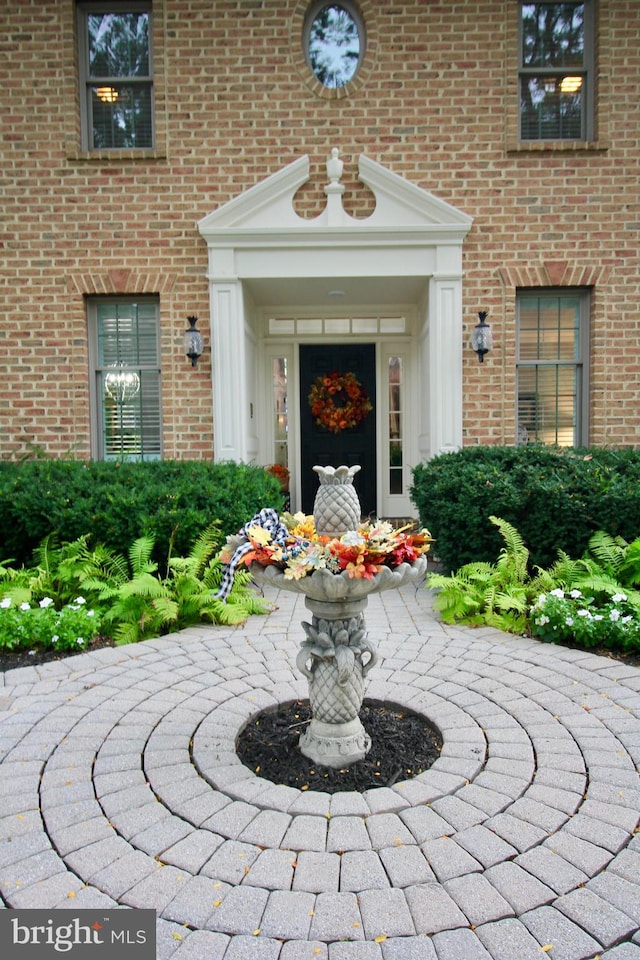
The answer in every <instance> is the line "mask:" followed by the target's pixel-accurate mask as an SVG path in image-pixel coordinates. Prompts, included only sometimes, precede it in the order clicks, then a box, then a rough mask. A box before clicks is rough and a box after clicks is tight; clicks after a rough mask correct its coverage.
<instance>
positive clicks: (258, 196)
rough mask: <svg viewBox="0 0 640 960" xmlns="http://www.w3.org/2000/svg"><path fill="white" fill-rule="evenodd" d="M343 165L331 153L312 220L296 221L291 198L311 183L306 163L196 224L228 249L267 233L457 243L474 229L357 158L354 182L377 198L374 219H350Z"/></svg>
mask: <svg viewBox="0 0 640 960" xmlns="http://www.w3.org/2000/svg"><path fill="white" fill-rule="evenodd" d="M342 167H343V162H342V161H341V160H339V158H338V150H337V149H336V148H334V149H333V150H332V155H331V157H330V159H329V160H328V162H327V175H328V178H329V182H328V184H327V185H326V186H325V188H324V192H325V195H326V197H327V204H326V206H325V209H324V210H323V211H322V213H321V214H320V215H319V216H317V217H315V218H314V219H305V218H304V217H300V216H299V215H298V214H297V213H296V211H295V208H294V197H295V195H296V193H297V191H298V190H299V189H300V187H301V186H302V185H303V184H305V183H306V182H307V181H308V180H309V158H308V157H307V156H303V157H300V158H299V159H298V160H294V161H293V163H290V164H288V165H287V166H286V167H283V168H282V169H281V170H279V171H278V172H277V173H274V174H272V175H271V176H270V177H267V179H266V180H263V181H262V182H261V183H258V184H256V186H254V187H251V188H250V189H249V190H246V191H245V192H244V193H241V194H240V195H239V196H237V197H235V198H234V199H233V200H230V201H229V202H228V203H225V204H223V206H221V207H219V208H218V209H217V210H214V211H213V213H210V214H208V215H207V216H206V217H204V218H203V219H202V220H200V221H199V223H198V229H199V231H200V233H201V235H202V236H203V237H204V238H205V240H207V242H208V243H210V244H211V243H216V242H217V243H220V242H222V243H225V242H226V243H228V242H229V240H230V239H231V237H233V236H234V235H235V236H236V237H237V238H240V237H241V236H243V235H244V236H248V235H249V234H253V235H254V236H255V235H256V234H260V235H262V236H263V237H264V235H265V233H269V234H271V235H273V236H274V238H275V237H276V236H280V237H282V236H283V235H285V234H292V233H293V234H297V235H298V236H299V235H300V234H303V235H305V237H306V239H307V240H309V239H311V236H312V235H313V233H314V232H315V233H318V234H322V233H324V232H326V231H327V229H329V230H330V231H334V230H336V229H337V230H339V231H340V230H344V231H345V232H347V233H360V232H361V231H366V232H367V233H368V234H375V235H378V236H379V235H381V234H387V235H388V234H390V233H396V234H397V233H398V232H400V233H402V232H404V231H410V232H411V233H413V234H415V233H418V234H422V233H424V234H429V235H433V234H434V233H435V234H442V235H447V236H448V237H449V238H450V239H451V238H452V237H453V236H455V237H456V238H457V239H458V240H459V241H460V242H461V241H462V238H463V237H464V236H465V235H466V233H467V232H468V230H469V229H470V227H471V225H472V222H473V221H472V218H471V217H470V216H468V215H467V214H466V213H463V212H462V211H460V210H458V209H457V208H456V207H453V206H451V205H450V204H448V203H446V202H445V201H444V200H440V199H439V198H438V197H435V196H433V194H431V193H429V192H428V191H426V190H423V189H422V188H421V187H418V186H416V185H415V184H413V183H410V182H409V181H408V180H405V179H403V178H402V177H400V176H398V174H395V173H393V172H392V171H391V170H388V169H387V168H386V167H383V166H382V165H381V164H379V163H376V162H375V161H374V160H370V159H369V158H368V157H366V156H364V155H361V156H360V159H359V163H358V176H359V179H360V180H361V182H362V183H364V184H365V185H366V186H367V187H369V189H370V190H371V191H372V193H373V194H374V197H375V209H374V211H373V213H372V214H371V215H370V216H368V217H366V218H362V219H357V218H355V217H352V216H350V214H348V213H347V212H346V210H345V209H344V206H343V203H342V197H343V194H344V192H345V188H344V185H343V184H342V183H341V177H342Z"/></svg>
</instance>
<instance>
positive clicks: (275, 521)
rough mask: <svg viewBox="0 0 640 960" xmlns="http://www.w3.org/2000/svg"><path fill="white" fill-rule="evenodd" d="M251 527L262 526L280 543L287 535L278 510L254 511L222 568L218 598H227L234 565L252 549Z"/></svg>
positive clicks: (287, 532)
mask: <svg viewBox="0 0 640 960" xmlns="http://www.w3.org/2000/svg"><path fill="white" fill-rule="evenodd" d="M251 527H262V529H263V530H266V531H267V533H269V534H270V535H271V539H272V540H274V541H275V542H276V543H279V544H281V545H282V544H284V542H285V540H286V539H287V537H288V535H289V531H288V530H287V528H286V527H285V526H284V524H282V523H280V518H279V516H278V511H277V510H273V509H272V508H271V507H267V508H266V509H264V510H261V511H260V513H256V515H255V516H254V517H252V518H251V520H249V522H248V523H245V525H244V527H242V529H241V530H240V536H242V537H243V538H244V541H243V542H242V543H240V544H239V545H238V546H237V547H236V549H235V550H234V553H233V556H232V557H231V560H230V561H229V563H228V564H227V565H226V567H225V568H224V572H223V574H222V583H221V584H220V589H219V590H218V592H217V593H216V597H217V598H218V599H220V600H226V599H227V597H228V596H229V594H230V593H231V589H232V587H233V580H234V577H235V573H236V567H237V566H238V564H239V563H240V561H241V560H242V558H243V557H244V556H245V554H247V553H249V551H250V550H253V549H254V547H253V544H252V543H251V541H250V540H249V530H250V529H251Z"/></svg>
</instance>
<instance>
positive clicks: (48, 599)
mask: <svg viewBox="0 0 640 960" xmlns="http://www.w3.org/2000/svg"><path fill="white" fill-rule="evenodd" d="M52 603H53V600H52V599H51V597H44V598H43V599H42V600H41V601H40V606H41V607H42V609H43V610H46V609H47V607H50V606H51V604H52Z"/></svg>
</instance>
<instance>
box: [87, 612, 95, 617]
mask: <svg viewBox="0 0 640 960" xmlns="http://www.w3.org/2000/svg"><path fill="white" fill-rule="evenodd" d="M87 616H88V617H93V616H95V614H94V612H93V610H87Z"/></svg>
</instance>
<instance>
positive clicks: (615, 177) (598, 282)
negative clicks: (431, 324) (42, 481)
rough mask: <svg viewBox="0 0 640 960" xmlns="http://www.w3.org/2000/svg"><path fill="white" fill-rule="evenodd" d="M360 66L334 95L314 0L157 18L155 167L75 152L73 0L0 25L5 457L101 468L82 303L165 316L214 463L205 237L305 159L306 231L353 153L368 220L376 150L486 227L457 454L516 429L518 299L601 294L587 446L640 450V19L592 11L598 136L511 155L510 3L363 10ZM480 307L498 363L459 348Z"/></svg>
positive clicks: (174, 366)
mask: <svg viewBox="0 0 640 960" xmlns="http://www.w3.org/2000/svg"><path fill="white" fill-rule="evenodd" d="M360 7H361V10H362V13H363V16H364V19H365V22H366V24H367V36H368V48H367V55H366V59H365V63H364V65H363V68H362V70H361V72H360V73H359V74H358V76H357V78H356V80H355V81H354V82H353V83H352V84H351V85H350V86H349V87H347V88H346V90H345V89H343V90H341V91H340V92H339V94H337V95H331V94H329V93H328V92H327V91H325V90H323V89H322V88H321V87H320V86H319V84H317V82H315V81H314V80H313V78H312V77H311V75H310V73H309V71H308V70H307V68H306V65H305V63H304V58H303V57H302V54H301V44H300V35H301V30H302V22H303V18H304V13H305V10H306V8H307V3H306V2H305V0H219V2H218V0H216V2H215V3H214V2H211V0H155V2H154V4H153V9H154V36H153V42H154V57H155V97H156V111H155V122H156V149H155V150H153V151H142V153H141V155H138V156H133V155H132V154H131V153H130V152H128V151H122V152H118V151H111V152H102V153H97V154H88V153H83V152H82V149H81V141H80V119H79V104H78V93H77V90H78V84H77V53H76V47H77V40H76V25H75V12H74V11H75V4H74V3H73V2H72V0H5V2H4V3H3V5H2V10H1V11H0V26H1V30H0V48H1V49H2V53H3V57H2V61H0V88H1V89H2V98H1V99H0V110H1V112H2V127H3V140H2V145H1V146H0V150H1V151H2V162H1V170H2V174H1V176H2V181H3V191H2V201H1V202H2V210H3V221H4V229H3V243H2V261H1V262H2V267H1V277H2V291H3V298H2V299H3V303H2V306H3V311H2V319H1V321H0V344H2V346H3V348H4V349H1V350H0V456H1V457H4V458H15V457H19V456H22V455H24V454H27V453H29V451H31V450H33V449H34V448H37V449H40V450H41V451H43V452H46V453H47V454H50V455H54V456H64V455H73V456H77V457H88V456H90V449H91V448H90V420H89V410H88V377H89V373H88V370H89V360H88V339H87V319H86V309H85V298H86V297H87V296H92V295H94V294H96V293H97V294H100V293H123V294H127V295H129V294H131V295H134V294H140V293H154V294H157V295H159V298H160V318H161V354H162V390H163V431H164V455H165V456H166V457H171V458H174V457H175V458H208V457H211V455H212V451H213V444H214V438H213V430H212V400H211V396H212V391H211V364H210V355H209V353H208V352H207V350H205V354H204V355H203V357H202V359H201V361H200V363H199V364H198V366H197V367H196V368H195V369H192V368H191V367H190V366H189V364H188V361H187V360H186V358H185V357H184V355H183V352H182V333H183V330H184V328H185V318H186V316H187V314H192V313H195V314H198V315H199V317H200V328H201V330H202V332H203V334H204V337H205V343H206V344H207V345H208V344H210V335H209V330H208V319H207V318H208V316H209V295H208V285H207V278H206V272H207V250H206V245H205V244H204V242H203V241H202V238H201V237H200V235H199V233H198V230H197V227H196V223H197V221H198V220H199V219H201V218H202V217H204V216H205V215H207V214H208V213H210V212H211V211H213V210H215V209H216V208H217V207H219V206H220V205H221V204H224V203H225V202H227V201H228V200H230V199H232V198H233V197H235V196H236V195H238V194H239V193H241V192H242V191H244V190H246V189H248V188H249V187H252V186H254V185H255V184H256V183H258V182H260V181H262V180H263V179H264V178H265V177H267V176H268V175H270V174H273V173H274V172H276V171H277V170H279V169H281V168H282V167H283V166H284V165H286V164H287V163H290V162H291V161H293V160H295V159H297V158H298V157H300V156H301V155H303V154H308V156H309V157H310V161H311V179H310V182H309V183H308V184H307V185H306V186H305V187H303V188H302V189H301V190H300V192H299V194H298V197H297V210H298V212H299V213H300V214H301V215H304V216H314V215H316V214H317V213H319V212H320V210H321V209H322V208H323V205H324V196H323V194H322V187H323V186H324V184H325V182H326V175H325V171H324V165H325V162H326V159H327V156H328V154H329V151H330V148H331V147H332V146H334V145H339V146H340V148H341V157H342V159H343V160H344V161H345V172H344V179H343V182H344V184H345V187H346V193H345V201H344V202H345V207H346V209H347V210H348V211H349V212H350V213H351V214H352V215H355V216H366V215H367V214H368V213H370V212H371V204H372V197H371V195H370V193H369V191H368V190H367V189H366V188H365V187H363V185H362V184H360V183H359V181H358V180H357V179H356V171H357V158H358V156H359V155H360V154H362V153H364V154H366V155H367V156H368V157H370V158H371V159H373V160H376V161H377V162H379V163H381V164H383V165H385V166H386V167H388V168H389V169H390V170H392V171H393V172H394V173H396V174H399V175H400V176H402V177H404V178H406V179H407V180H409V181H410V182H412V183H414V184H417V185H418V186H420V187H422V188H424V189H425V190H427V191H429V192H431V193H433V194H434V195H435V196H437V197H439V198H440V199H442V200H445V201H447V202H448V203H450V204H452V205H453V206H455V207H457V208H458V209H459V210H461V211H463V212H464V213H466V214H468V215H470V216H472V217H473V218H474V223H473V227H472V229H471V231H470V233H469V235H468V237H467V239H466V241H465V243H464V269H465V279H464V305H463V306H464V314H463V315H464V322H465V357H464V373H463V376H464V386H463V431H464V442H465V443H466V444H475V443H510V442H512V441H513V437H514V431H515V397H514V389H515V329H514V327H515V324H514V317H515V291H516V289H517V288H518V287H521V286H527V287H528V286H532V287H536V286H541V287H546V286H562V285H567V286H576V285H577V286H588V287H591V288H592V290H593V299H592V320H591V384H590V424H591V426H590V442H591V443H593V444H607V445H636V444H637V443H638V441H639V438H640V324H639V322H638V303H639V302H640V276H639V254H638V230H639V228H640V204H639V199H640V198H639V194H640V178H639V173H640V164H639V159H638V156H639V154H638V131H639V129H640V126H639V124H640V118H639V115H638V88H639V85H640V48H639V47H638V37H639V36H640V3H638V2H637V0H599V3H598V10H597V21H598V36H597V61H596V63H597V104H596V125H597V130H596V140H595V141H594V142H592V143H589V144H584V145H573V144H554V145H553V146H552V147H551V146H547V147H546V148H545V146H544V145H543V144H540V143H533V144H527V145H523V144H519V143H518V142H517V136H516V133H517V110H518V94H517V4H516V2H515V0H459V2H446V3H445V2H437V0H414V2H402V3H399V2H396V0H380V2H375V0H362V2H361V3H360ZM479 309H486V310H488V311H489V320H490V321H491V324H492V328H493V332H494V339H495V349H494V350H493V351H492V352H491V354H490V355H489V356H488V357H487V359H486V361H485V363H484V364H483V365H482V366H480V365H479V364H478V363H477V361H476V360H475V357H474V355H473V354H472V353H471V351H470V350H468V348H467V347H466V344H467V341H468V339H469V336H470V332H471V329H472V327H473V326H474V324H475V323H476V319H477V317H476V312H477V310H479Z"/></svg>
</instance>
